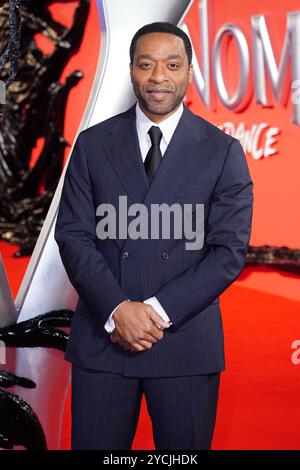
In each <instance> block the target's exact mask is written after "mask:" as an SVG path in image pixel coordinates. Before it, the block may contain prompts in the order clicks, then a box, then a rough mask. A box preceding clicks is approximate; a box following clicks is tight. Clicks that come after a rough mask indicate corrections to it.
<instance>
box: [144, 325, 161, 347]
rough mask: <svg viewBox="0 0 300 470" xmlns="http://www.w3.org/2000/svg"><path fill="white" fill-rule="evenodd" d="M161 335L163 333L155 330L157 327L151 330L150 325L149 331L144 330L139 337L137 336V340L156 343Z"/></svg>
mask: <svg viewBox="0 0 300 470" xmlns="http://www.w3.org/2000/svg"><path fill="white" fill-rule="evenodd" d="M162 337H163V333H162V332H161V331H159V330H157V328H156V329H155V331H153V332H152V327H151V330H149V331H144V334H143V336H141V337H139V338H138V341H140V340H141V341H147V342H148V343H152V344H155V343H157V341H158V340H160V339H162Z"/></svg>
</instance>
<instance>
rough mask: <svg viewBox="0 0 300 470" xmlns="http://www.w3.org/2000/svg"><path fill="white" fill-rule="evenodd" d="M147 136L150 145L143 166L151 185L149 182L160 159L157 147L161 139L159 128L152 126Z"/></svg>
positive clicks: (160, 155)
mask: <svg viewBox="0 0 300 470" xmlns="http://www.w3.org/2000/svg"><path fill="white" fill-rule="evenodd" d="M148 134H149V136H150V139H151V143H152V145H151V147H150V149H149V152H148V153H147V156H146V159H145V162H144V165H145V170H146V173H147V176H148V180H149V183H151V180H152V178H153V176H154V175H155V172H156V170H157V168H158V165H159V164H160V160H161V158H162V154H161V151H160V147H159V146H160V141H161V138H162V132H161V130H160V128H159V127H156V126H152V127H151V128H150V129H149V131H148Z"/></svg>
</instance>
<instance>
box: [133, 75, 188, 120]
mask: <svg viewBox="0 0 300 470" xmlns="http://www.w3.org/2000/svg"><path fill="white" fill-rule="evenodd" d="M132 85H133V91H134V94H135V96H136V98H137V100H138V102H139V104H140V105H141V107H142V108H143V109H145V110H146V111H148V112H149V113H151V114H156V115H158V116H164V115H165V114H169V113H171V112H172V111H174V110H175V109H176V108H177V107H178V106H179V105H180V103H181V102H182V100H183V99H184V97H185V94H186V90H187V86H186V87H184V88H182V89H180V90H177V91H175V92H171V93H170V97H171V99H169V100H167V102H166V103H164V102H154V101H152V100H150V99H147V93H146V92H142V91H141V89H140V88H139V87H138V86H137V84H136V83H135V82H133V84H132Z"/></svg>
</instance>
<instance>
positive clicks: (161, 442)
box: [71, 363, 220, 450]
mask: <svg viewBox="0 0 300 470" xmlns="http://www.w3.org/2000/svg"><path fill="white" fill-rule="evenodd" d="M219 382H220V373H219V372H218V373H213V374H207V375H190V376H180V377H158V378H157V377H155V378H148V377H147V378H144V377H140V378H139V377H137V378H136V377H125V376H123V375H120V374H116V373H111V372H104V371H98V370H94V369H85V368H82V367H80V366H78V365H76V364H74V363H72V395H71V410H72V437H71V440H72V443H71V446H72V450H130V449H131V445H132V442H133V439H134V436H135V432H136V427H137V423H138V418H139V413H140V406H141V400H142V396H143V394H144V395H145V398H146V403H147V409H148V413H149V416H150V418H151V421H152V427H153V439H154V443H155V448H156V449H157V450H207V449H210V448H211V442H212V437H213V431H214V427H215V420H216V410H217V402H218V394H219Z"/></svg>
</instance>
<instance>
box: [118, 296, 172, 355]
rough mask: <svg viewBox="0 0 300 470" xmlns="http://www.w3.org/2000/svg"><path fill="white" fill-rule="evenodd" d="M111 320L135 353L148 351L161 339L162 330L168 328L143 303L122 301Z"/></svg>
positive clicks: (152, 309) (151, 309) (151, 308)
mask: <svg viewBox="0 0 300 470" xmlns="http://www.w3.org/2000/svg"><path fill="white" fill-rule="evenodd" d="M112 318H113V320H114V322H115V325H116V328H117V330H118V332H119V333H120V335H121V336H122V337H123V338H124V340H125V341H127V342H128V343H129V344H131V345H132V346H133V347H134V348H135V349H136V350H137V351H144V350H145V349H150V348H151V347H152V345H153V344H154V343H156V342H157V341H159V340H160V339H162V338H163V336H164V335H163V331H162V330H163V329H164V328H169V326H170V325H169V323H167V322H165V321H164V320H163V319H162V318H161V316H160V315H158V313H157V312H156V311H155V310H154V308H153V307H151V305H148V304H145V303H143V302H129V301H128V300H124V302H122V303H121V304H120V305H119V306H118V308H117V309H116V310H115V312H114V314H113V316H112ZM157 325H159V327H160V328H161V330H160V329H159V328H158V327H157Z"/></svg>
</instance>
